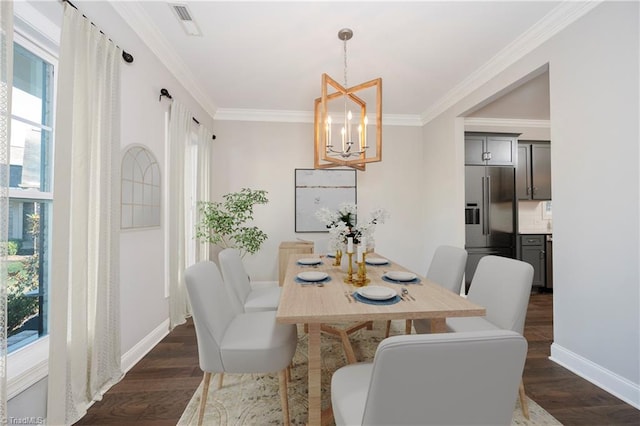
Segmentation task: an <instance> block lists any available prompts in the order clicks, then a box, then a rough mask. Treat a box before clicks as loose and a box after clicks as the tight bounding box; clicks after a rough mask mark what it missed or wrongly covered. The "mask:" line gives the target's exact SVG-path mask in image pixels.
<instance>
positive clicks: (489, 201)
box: [484, 176, 491, 235]
mask: <svg viewBox="0 0 640 426" xmlns="http://www.w3.org/2000/svg"><path fill="white" fill-rule="evenodd" d="M490 208H491V176H487V210H485V212H486V213H485V215H484V217H485V218H486V219H487V235H489V234H491V212H490V211H488V210H489V209H490Z"/></svg>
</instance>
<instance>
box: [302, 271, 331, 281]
mask: <svg viewBox="0 0 640 426" xmlns="http://www.w3.org/2000/svg"><path fill="white" fill-rule="evenodd" d="M328 276H329V275H327V273H326V272H320V271H307V272H300V273H299V274H298V275H297V277H298V278H300V279H301V280H302V281H322V280H324V279H325V278H327V277H328Z"/></svg>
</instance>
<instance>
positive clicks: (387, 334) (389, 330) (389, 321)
mask: <svg viewBox="0 0 640 426" xmlns="http://www.w3.org/2000/svg"><path fill="white" fill-rule="evenodd" d="M390 332H391V320H387V331H386V332H385V333H384V337H385V339H386V338H387V337H389V333H390Z"/></svg>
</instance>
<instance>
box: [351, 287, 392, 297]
mask: <svg viewBox="0 0 640 426" xmlns="http://www.w3.org/2000/svg"><path fill="white" fill-rule="evenodd" d="M357 292H358V294H359V295H360V296H362V297H366V298H367V299H371V300H387V299H391V298H392V297H395V296H397V295H398V293H397V292H396V291H395V290H394V289H392V288H389V287H383V286H380V285H368V286H366V287H362V288H359V289H358V290H357Z"/></svg>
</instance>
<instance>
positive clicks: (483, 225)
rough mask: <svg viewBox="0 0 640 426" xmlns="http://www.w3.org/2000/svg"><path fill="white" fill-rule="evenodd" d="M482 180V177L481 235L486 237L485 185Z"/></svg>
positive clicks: (483, 178)
mask: <svg viewBox="0 0 640 426" xmlns="http://www.w3.org/2000/svg"><path fill="white" fill-rule="evenodd" d="M484 180H485V177H484V176H482V179H481V182H482V235H487V207H488V206H487V193H486V189H487V185H486V184H485V181H484Z"/></svg>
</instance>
